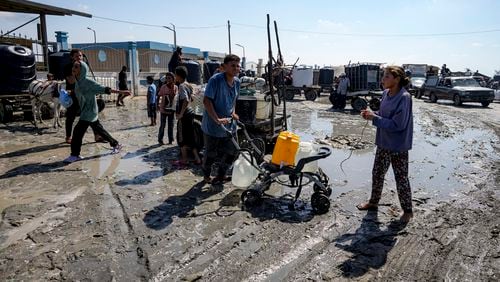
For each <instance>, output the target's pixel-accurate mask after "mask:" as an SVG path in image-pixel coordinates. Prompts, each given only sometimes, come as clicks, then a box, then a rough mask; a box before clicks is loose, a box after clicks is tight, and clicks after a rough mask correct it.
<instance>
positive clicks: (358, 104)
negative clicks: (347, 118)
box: [351, 97, 368, 112]
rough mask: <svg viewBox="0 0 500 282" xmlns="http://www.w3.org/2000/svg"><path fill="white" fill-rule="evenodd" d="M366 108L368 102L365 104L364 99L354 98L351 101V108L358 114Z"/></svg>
mask: <svg viewBox="0 0 500 282" xmlns="http://www.w3.org/2000/svg"><path fill="white" fill-rule="evenodd" d="M367 106H368V102H366V100H365V99H363V98H360V97H356V98H354V99H353V100H352V101H351V107H352V108H353V109H354V110H355V111H358V112H361V110H364V109H366V107H367Z"/></svg>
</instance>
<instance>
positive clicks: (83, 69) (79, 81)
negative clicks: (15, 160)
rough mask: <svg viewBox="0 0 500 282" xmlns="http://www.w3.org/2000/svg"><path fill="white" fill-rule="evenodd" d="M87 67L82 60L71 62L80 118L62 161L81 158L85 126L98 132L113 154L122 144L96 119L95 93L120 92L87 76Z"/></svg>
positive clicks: (68, 161)
mask: <svg viewBox="0 0 500 282" xmlns="http://www.w3.org/2000/svg"><path fill="white" fill-rule="evenodd" d="M88 70H89V67H88V66H87V64H86V63H84V62H79V61H76V62H74V64H73V75H74V76H75V78H76V84H75V92H76V98H77V99H78V102H79V104H80V112H81V113H80V120H79V121H78V123H77V124H76V126H75V129H74V130H73V139H72V141H71V155H70V156H69V157H67V158H66V159H65V160H64V161H63V162H65V163H72V162H75V161H78V160H81V159H82V157H81V156H80V151H81V148H82V141H83V136H84V135H85V132H86V131H87V128H88V127H89V126H90V127H91V128H92V129H93V130H94V132H95V133H97V134H99V135H100V136H101V137H102V138H103V139H104V141H106V142H109V143H110V145H111V147H113V151H112V153H113V154H116V153H119V152H120V149H121V148H122V146H121V145H120V144H119V143H118V141H116V140H115V139H114V138H113V137H111V135H110V134H109V133H108V132H107V131H106V130H105V129H104V127H102V125H101V123H100V122H99V119H98V115H97V113H98V108H97V99H96V95H98V94H102V93H105V94H111V93H120V91H118V90H114V89H111V88H109V87H104V86H101V85H100V84H98V83H97V82H95V81H94V80H92V79H89V78H87V72H88Z"/></svg>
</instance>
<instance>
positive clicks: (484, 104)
mask: <svg viewBox="0 0 500 282" xmlns="http://www.w3.org/2000/svg"><path fill="white" fill-rule="evenodd" d="M489 105H490V102H481V106H483V108H486V107H488V106H489Z"/></svg>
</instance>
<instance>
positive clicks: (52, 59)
mask: <svg viewBox="0 0 500 282" xmlns="http://www.w3.org/2000/svg"><path fill="white" fill-rule="evenodd" d="M70 63H71V57H70V55H69V51H64V50H61V51H59V52H55V53H52V54H50V55H49V71H50V72H51V73H52V74H54V79H57V80H64V79H65V78H66V76H65V75H64V68H65V67H66V65H68V64H70Z"/></svg>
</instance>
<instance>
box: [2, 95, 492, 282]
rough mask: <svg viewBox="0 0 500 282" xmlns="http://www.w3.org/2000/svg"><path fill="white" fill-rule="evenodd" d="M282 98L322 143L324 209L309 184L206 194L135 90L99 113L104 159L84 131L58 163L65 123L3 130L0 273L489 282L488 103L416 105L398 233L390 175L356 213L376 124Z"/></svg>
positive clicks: (296, 121) (295, 121)
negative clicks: (376, 196) (372, 204)
mask: <svg viewBox="0 0 500 282" xmlns="http://www.w3.org/2000/svg"><path fill="white" fill-rule="evenodd" d="M287 106H288V109H289V110H290V113H291V115H292V118H291V119H290V120H289V121H290V128H291V129H292V130H293V131H294V132H297V133H300V135H301V136H302V139H303V140H315V142H316V143H321V144H331V145H333V146H334V149H333V154H332V155H331V156H330V157H329V158H327V159H324V160H322V161H321V162H320V166H321V167H322V168H323V170H324V171H325V172H326V173H327V174H328V175H329V176H330V182H331V183H332V184H333V194H332V196H331V203H332V206H331V208H330V211H329V212H328V213H326V214H324V215H313V213H312V211H311V207H310V195H311V190H312V189H305V190H304V192H303V193H302V196H301V198H300V200H299V202H298V204H297V207H296V208H295V210H291V209H290V208H289V206H288V203H289V202H290V197H289V196H287V195H289V194H293V192H294V191H293V190H289V189H285V188H283V187H280V186H277V185H276V186H273V187H272V188H271V189H270V191H269V193H270V194H272V195H274V196H275V197H274V198H266V199H265V200H264V202H263V204H262V206H260V207H257V208H254V209H249V210H247V209H243V208H242V206H241V204H240V195H241V192H242V190H241V189H238V188H235V187H233V186H231V185H230V184H226V185H225V187H224V189H223V190H222V191H219V190H216V189H211V187H209V186H208V185H204V184H203V182H201V180H202V176H201V170H200V168H199V167H196V166H190V167H189V168H187V169H182V170H179V169H176V168H175V167H172V165H171V161H172V160H175V159H176V158H177V154H178V150H177V148H176V147H175V146H170V145H169V146H158V145H157V142H156V140H157V138H156V136H157V135H156V134H157V132H156V128H153V127H149V126H148V121H147V118H146V111H145V100H144V99H143V98H135V99H133V100H130V101H128V105H127V107H124V108H115V107H114V106H112V105H108V107H107V108H106V109H105V111H104V113H103V114H102V115H101V116H100V120H101V122H102V123H103V125H104V127H105V128H107V129H108V130H109V131H110V133H111V134H112V135H113V136H114V137H115V138H116V139H118V140H119V141H120V142H122V143H123V144H124V145H125V150H124V152H122V153H121V154H119V155H110V154H109V151H110V150H109V149H110V148H109V146H108V145H107V144H102V143H93V142H92V141H93V136H92V134H91V133H88V134H87V135H86V139H85V141H86V142H85V144H84V146H83V149H82V155H83V156H84V157H85V160H83V161H80V162H76V163H73V164H70V165H65V164H63V163H62V162H61V161H62V160H63V159H64V158H65V157H66V156H67V155H69V146H68V145H66V144H64V143H63V141H64V130H63V129H59V130H57V131H56V130H54V129H51V128H45V129H43V130H41V131H40V132H36V131H34V130H33V129H32V126H31V125H30V124H28V123H26V122H22V121H18V122H13V123H10V124H8V125H0V140H1V141H0V159H1V162H0V187H1V188H0V211H1V215H2V216H1V222H0V279H1V280H9V279H13V280H29V281H34V280H35V281H36V280H40V281H42V280H49V279H54V280H90V281H113V280H114V281H198V280H199V281H306V280H312V281H342V280H361V281H368V280H370V281H371V280H381V281H382V280H385V281H386V280H392V281H416V280H419V281H422V280H424V281H429V280H456V281H494V280H499V279H500V243H499V240H500V239H499V234H500V216H499V215H500V214H499V209H500V201H499V199H500V192H499V190H498V189H499V188H498V187H500V185H499V182H500V173H499V168H500V154H499V149H500V142H499V137H498V136H499V134H500V104H498V103H497V104H491V105H490V106H489V107H488V108H482V107H480V106H475V105H473V104H471V105H465V106H462V107H454V106H453V105H452V104H449V103H445V102H443V103H438V104H431V103H428V102H425V101H422V100H414V115H415V117H414V120H415V134H414V136H415V137H414V148H413V150H412V151H410V181H411V184H412V190H413V196H414V200H413V204H414V211H415V218H414V219H413V221H412V222H410V224H408V225H407V226H402V225H400V224H397V219H398V215H399V212H400V209H399V202H398V199H397V194H396V192H395V182H394V180H393V175H392V172H391V171H389V173H388V175H387V177H386V185H385V186H384V194H383V198H382V203H381V204H382V205H381V208H380V209H379V211H378V213H377V212H361V211H357V210H356V209H355V204H357V203H358V202H361V201H364V200H366V199H367V198H368V197H369V193H370V183H371V179H370V178H371V167H372V162H373V158H374V147H373V140H374V133H375V130H374V128H373V127H371V126H370V125H367V126H365V121H363V120H362V119H361V118H360V117H359V115H357V114H355V113H351V112H350V111H348V110H346V111H342V112H336V111H331V110H330V109H329V108H330V106H329V104H328V102H327V99H326V97H322V98H320V100H317V101H316V102H306V101H294V102H291V103H288V104H287ZM48 123H49V122H47V124H48ZM360 139H361V140H360ZM359 144H362V146H358V147H357V148H358V149H356V150H354V152H353V153H352V156H351V157H350V158H349V159H348V160H346V161H345V162H343V163H342V166H341V165H340V164H341V162H342V161H343V160H344V159H346V158H347V157H348V156H349V153H350V151H349V148H352V147H356V146H357V145H359ZM308 188H310V187H308Z"/></svg>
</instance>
